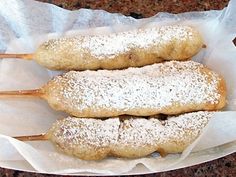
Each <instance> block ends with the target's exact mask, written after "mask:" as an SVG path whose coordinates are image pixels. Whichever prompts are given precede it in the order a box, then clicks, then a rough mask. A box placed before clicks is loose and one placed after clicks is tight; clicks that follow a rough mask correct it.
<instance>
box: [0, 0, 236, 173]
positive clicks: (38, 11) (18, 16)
mask: <svg viewBox="0 0 236 177" xmlns="http://www.w3.org/2000/svg"><path fill="white" fill-rule="evenodd" d="M235 9H236V1H233V0H232V1H230V3H229V5H228V7H227V8H225V9H224V10H222V11H207V12H191V13H183V14H178V15H173V14H169V13H159V14H157V15H156V16H154V17H151V18H146V19H141V20H136V19H133V18H131V17H125V16H123V15H121V14H110V13H108V12H105V11H102V10H86V9H81V10H78V11H68V10H64V9H61V8H58V7H56V6H53V5H49V4H45V3H39V2H35V1H32V0H2V1H0V52H7V53H32V52H34V51H35V49H36V48H37V46H38V45H39V44H40V43H41V42H43V41H45V40H47V39H49V38H55V37H59V36H61V35H77V34H84V35H87V34H99V33H113V32H118V31H125V30H130V29H135V28H145V27H149V26H154V25H165V24H188V25H192V26H194V27H196V28H197V29H198V30H199V31H200V32H201V33H202V35H203V37H204V40H205V44H206V45H207V48H206V49H202V51H201V52H200V53H199V54H197V55H196V56H195V57H194V58H193V59H194V60H195V61H198V62H201V63H204V64H206V65H207V66H208V67H210V68H211V69H213V70H215V71H217V72H218V73H220V74H221V75H222V76H224V78H225V79H226V83H227V89H228V105H227V107H226V108H225V110H224V112H219V113H216V114H215V116H214V118H213V119H212V120H211V121H210V122H209V124H208V126H207V127H206V129H204V131H203V133H202V134H201V136H200V137H199V138H198V139H197V140H196V141H195V142H194V143H193V144H192V145H191V146H189V147H188V148H187V149H186V150H185V151H184V152H183V153H182V154H171V155H168V156H166V157H165V158H161V157H160V156H158V155H157V154H154V155H153V156H150V157H146V158H140V159H133V160H127V159H118V158H108V159H105V160H102V161H82V160H79V159H76V158H73V157H70V156H66V155H64V154H60V153H58V152H57V151H56V150H55V149H54V147H53V146H52V144H51V143H50V142H48V141H44V142H43V141H41V142H27V143H26V142H20V141H18V140H15V139H13V138H11V136H17V135H29V134H39V133H42V132H45V131H47V129H48V128H49V127H50V126H51V124H52V123H53V122H55V121H56V120H57V119H58V118H62V117H65V116H66V114H64V113H61V112H56V111H54V110H52V109H51V108H50V107H49V106H48V105H47V103H46V102H45V101H43V100H39V99H10V98H9V99H3V98H1V99H0V144H1V146H0V166H1V167H7V168H12V169H19V170H25V171H35V172H41V173H60V174H68V173H71V174H77V175H78V174H107V175H112V174H140V173H151V172H160V171H166V170H171V169H177V168H182V167H187V166H191V165H194V164H198V163H203V162H206V161H209V160H213V159H216V158H219V157H222V156H225V155H227V154H230V153H233V152H235V151H236V89H235V88H236V69H235V68H236V48H235V47H234V45H233V43H232V40H233V38H234V37H235V36H236V11H235ZM58 73H60V72H55V71H49V70H47V69H45V68H43V67H42V66H40V65H38V64H37V63H35V62H34V61H23V60H14V59H7V60H1V61H0V90H19V89H34V88H39V87H40V86H42V85H43V84H45V83H46V82H47V81H48V80H49V79H50V78H51V77H52V76H53V75H57V74H58Z"/></svg>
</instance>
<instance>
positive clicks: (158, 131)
mask: <svg viewBox="0 0 236 177" xmlns="http://www.w3.org/2000/svg"><path fill="white" fill-rule="evenodd" d="M212 115H213V112H206V111H205V112H204V111H199V112H193V113H186V114H182V115H179V116H170V117H168V118H167V120H159V119H157V118H150V119H144V118H131V119H128V120H125V121H124V122H122V123H121V124H122V128H121V129H120V130H119V137H120V139H119V140H118V141H119V143H121V144H123V145H133V146H134V145H143V146H144V145H157V144H164V143H168V142H170V141H173V140H175V141H177V142H184V141H187V140H186V139H190V140H191V139H192V137H197V135H198V134H199V133H200V131H201V130H202V129H203V128H204V127H205V125H206V124H207V122H208V120H209V119H210V117H212ZM186 133H188V135H186ZM187 137H188V138H187ZM177 144H178V143H177Z"/></svg>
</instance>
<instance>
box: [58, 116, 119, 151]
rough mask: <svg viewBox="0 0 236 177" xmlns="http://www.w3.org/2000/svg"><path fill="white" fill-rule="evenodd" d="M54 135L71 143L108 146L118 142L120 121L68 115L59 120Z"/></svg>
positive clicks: (71, 144) (72, 144) (65, 142)
mask: <svg viewBox="0 0 236 177" xmlns="http://www.w3.org/2000/svg"><path fill="white" fill-rule="evenodd" d="M58 124H59V127H57V129H56V130H54V132H53V136H55V137H57V138H58V141H60V142H63V143H64V144H67V145H70V147H72V146H74V145H82V146H88V145H89V146H94V147H96V146H99V147H106V146H109V144H113V143H116V142H117V138H118V129H119V125H120V121H119V119H117V118H114V119H107V120H104V121H102V120H96V119H76V118H73V117H68V118H66V119H63V120H61V121H58V122H57V123H56V125H55V126H58Z"/></svg>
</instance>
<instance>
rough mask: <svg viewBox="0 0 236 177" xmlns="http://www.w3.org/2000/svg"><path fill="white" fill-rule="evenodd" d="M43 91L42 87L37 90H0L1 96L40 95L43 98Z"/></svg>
mask: <svg viewBox="0 0 236 177" xmlns="http://www.w3.org/2000/svg"><path fill="white" fill-rule="evenodd" d="M42 96H43V93H42V92H41V91H40V89H35V90H17V91H0V98H1V97H4V98H9V97H40V98H42Z"/></svg>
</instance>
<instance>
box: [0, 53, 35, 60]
mask: <svg viewBox="0 0 236 177" xmlns="http://www.w3.org/2000/svg"><path fill="white" fill-rule="evenodd" d="M0 58H18V59H24V60H32V59H33V54H10V53H0Z"/></svg>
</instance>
